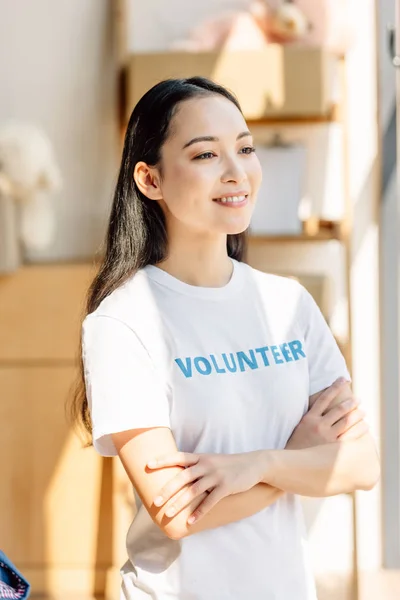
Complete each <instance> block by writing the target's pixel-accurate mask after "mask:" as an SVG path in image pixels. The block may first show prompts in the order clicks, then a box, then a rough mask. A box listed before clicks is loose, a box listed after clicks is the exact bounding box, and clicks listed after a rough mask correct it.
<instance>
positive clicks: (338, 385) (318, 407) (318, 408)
mask: <svg viewBox="0 0 400 600" xmlns="http://www.w3.org/2000/svg"><path fill="white" fill-rule="evenodd" d="M348 383H349V382H348V381H346V379H344V377H340V378H339V379H337V380H336V381H335V382H334V383H333V384H332V385H331V386H330V387H329V388H328V389H327V390H325V391H324V392H322V394H321V395H320V397H319V398H318V399H317V400H316V401H315V403H314V405H313V406H312V408H311V409H310V412H311V413H314V414H317V415H319V416H321V415H323V414H324V412H325V411H326V410H327V409H328V407H329V405H330V404H331V402H332V400H334V399H335V398H336V396H337V395H338V394H339V392H341V391H342V390H343V388H344V386H345V385H348Z"/></svg>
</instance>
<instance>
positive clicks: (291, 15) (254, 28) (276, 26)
mask: <svg viewBox="0 0 400 600" xmlns="http://www.w3.org/2000/svg"><path fill="white" fill-rule="evenodd" d="M309 29H310V23H309V21H308V20H307V18H306V17H305V15H304V13H303V12H302V11H301V10H300V9H299V7H298V6H297V5H296V4H294V3H293V2H292V0H279V1H277V2H275V3H274V6H272V5H271V4H270V3H268V2H267V1H266V0H253V2H251V4H250V5H249V8H248V10H246V11H244V10H243V11H232V12H225V13H222V14H220V15H217V16H216V17H214V18H210V19H208V20H206V21H204V22H203V23H200V25H199V26H197V27H195V28H194V29H193V30H192V31H191V33H190V35H189V37H188V38H186V39H183V40H177V41H175V42H174V43H173V44H172V49H173V50H186V51H192V52H206V51H213V50H221V49H222V48H224V49H229V50H239V49H240V50H257V49H260V48H262V47H263V46H265V45H266V44H269V43H281V44H283V43H285V44H287V43H291V42H297V41H300V40H301V39H302V38H303V36H304V35H305V34H306V33H307V32H308V30H309Z"/></svg>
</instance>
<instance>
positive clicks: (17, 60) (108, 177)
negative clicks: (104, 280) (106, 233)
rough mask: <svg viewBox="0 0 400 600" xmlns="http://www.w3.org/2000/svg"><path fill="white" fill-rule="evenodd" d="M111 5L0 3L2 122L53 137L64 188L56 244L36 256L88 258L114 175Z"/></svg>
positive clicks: (97, 0) (76, 0)
mask: <svg viewBox="0 0 400 600" xmlns="http://www.w3.org/2000/svg"><path fill="white" fill-rule="evenodd" d="M111 30H112V28H111V7H110V2H108V0H84V1H83V2H82V1H81V0H59V1H58V2H52V1H51V0H36V1H35V2H24V1H23V0H17V1H13V0H3V1H2V3H1V19H0V40H1V42H0V44H1V52H0V80H1V81H2V86H1V88H2V89H1V95H0V125H1V123H2V122H3V121H5V120H7V119H10V118H14V119H19V120H23V121H25V120H28V121H33V122H34V123H36V124H37V125H39V126H41V127H42V128H43V129H44V131H45V132H46V133H47V134H48V135H49V136H50V139H51V140H52V142H53V144H54V147H55V152H56V156H57V158H58V161H59V163H60V166H61V171H62V175H63V179H64V188H63V191H62V193H61V194H60V195H58V196H57V197H55V198H54V209H55V211H56V218H57V225H58V231H57V236H56V240H55V243H54V244H53V245H52V247H51V248H49V249H48V250H47V251H45V252H42V253H41V254H40V255H39V254H36V255H31V258H32V259H35V260H38V259H42V260H48V259H50V260H57V259H61V260H64V259H72V258H77V259H80V258H83V257H86V258H87V257H91V256H92V254H93V252H94V250H97V248H98V246H99V244H100V241H101V239H102V234H103V230H104V225H105V219H106V213H107V210H108V206H109V202H110V197H111V193H112V184H113V181H114V178H115V172H116V158H117V148H116V136H115V122H114V117H115V112H114V111H115V108H114V97H115V85H114V72H113V62H112V55H113V53H112V43H111Z"/></svg>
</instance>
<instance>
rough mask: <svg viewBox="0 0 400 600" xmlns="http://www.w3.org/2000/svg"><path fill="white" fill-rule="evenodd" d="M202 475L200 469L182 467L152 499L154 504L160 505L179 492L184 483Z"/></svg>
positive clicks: (186, 483)
mask: <svg viewBox="0 0 400 600" xmlns="http://www.w3.org/2000/svg"><path fill="white" fill-rule="evenodd" d="M202 475H203V473H202V471H200V470H199V469H196V465H195V466H194V467H190V468H187V469H184V470H183V471H181V472H180V473H178V475H175V477H173V478H172V479H171V481H169V482H168V483H167V484H166V485H165V486H164V487H163V488H162V489H161V490H160V492H159V494H158V496H157V497H156V498H155V499H154V505H155V506H162V505H163V504H165V503H166V502H167V501H168V500H170V499H171V498H172V497H173V496H175V494H177V493H178V492H179V490H181V489H182V488H183V487H185V485H188V484H189V483H192V481H195V480H196V479H198V478H199V477H201V476H202Z"/></svg>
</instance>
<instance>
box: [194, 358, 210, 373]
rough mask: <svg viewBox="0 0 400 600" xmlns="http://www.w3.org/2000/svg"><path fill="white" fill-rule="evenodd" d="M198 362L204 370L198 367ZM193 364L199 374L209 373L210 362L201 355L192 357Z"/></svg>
mask: <svg viewBox="0 0 400 600" xmlns="http://www.w3.org/2000/svg"><path fill="white" fill-rule="evenodd" d="M200 364H202V365H203V366H204V370H203V369H202V368H201V367H200ZM194 366H195V367H196V369H197V371H198V372H199V373H200V375H209V374H210V373H211V365H210V362H209V361H208V360H207V359H206V358H204V357H203V356H196V358H195V359H194Z"/></svg>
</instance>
